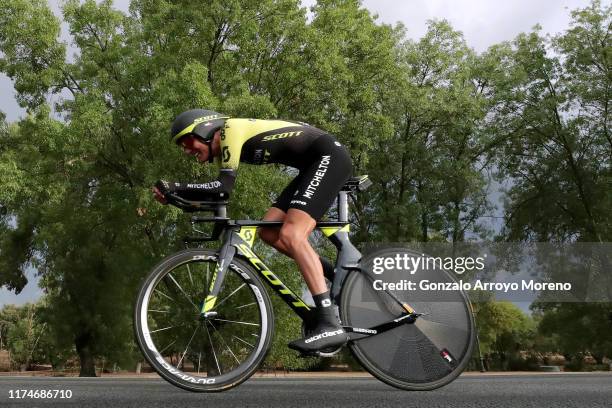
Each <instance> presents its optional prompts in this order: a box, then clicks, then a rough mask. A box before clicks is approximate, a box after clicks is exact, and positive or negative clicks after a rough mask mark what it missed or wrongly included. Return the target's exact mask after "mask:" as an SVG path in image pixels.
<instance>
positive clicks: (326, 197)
mask: <svg viewBox="0 0 612 408" xmlns="http://www.w3.org/2000/svg"><path fill="white" fill-rule="evenodd" d="M171 140H172V141H173V142H175V143H176V144H178V145H180V146H181V147H182V148H183V150H184V152H185V153H187V154H191V155H194V156H195V157H196V159H197V160H198V161H200V162H202V163H206V162H208V163H212V162H213V161H215V160H216V162H217V163H218V164H219V165H220V175H219V177H218V178H217V179H216V180H214V181H211V182H208V183H201V184H194V183H175V182H171V183H169V182H166V181H163V180H160V181H159V182H158V183H157V184H156V185H155V187H154V189H153V192H154V194H155V198H156V199H157V200H158V201H160V202H161V203H163V204H166V203H167V200H166V198H165V195H166V194H168V193H174V194H177V195H179V196H180V197H182V198H185V199H192V200H197V199H202V197H211V196H218V197H221V198H227V197H228V196H229V194H230V193H231V191H232V188H233V186H234V181H235V179H236V170H237V168H238V165H239V163H240V162H244V163H250V164H258V165H259V164H268V163H281V164H284V165H287V166H291V167H294V168H296V169H298V170H299V174H298V175H297V176H296V177H295V178H294V179H293V180H292V181H291V182H290V183H289V184H288V185H287V187H285V189H284V190H283V191H282V192H281V194H280V195H279V197H278V199H277V200H276V202H275V203H273V204H272V206H271V207H270V208H269V209H268V211H267V212H266V214H265V216H264V218H263V219H264V220H265V221H282V222H283V225H282V227H281V228H280V229H278V228H260V229H259V236H260V238H261V239H262V240H263V241H265V242H266V243H268V244H270V245H271V246H273V247H274V248H276V249H277V250H279V251H280V252H282V253H284V254H285V255H287V256H289V257H291V258H293V259H294V260H295V262H296V263H297V265H298V267H299V269H300V271H301V273H302V276H303V277H304V280H305V281H306V284H307V286H308V289H310V293H311V294H312V295H313V300H314V302H315V306H316V315H317V324H316V326H315V327H314V328H312V329H311V330H309V331H308V332H307V334H306V336H305V337H304V338H302V339H299V340H295V341H292V342H291V343H289V347H290V348H292V349H295V350H298V351H300V352H303V353H311V352H315V351H317V350H322V349H326V348H330V347H336V346H340V345H342V344H344V343H346V341H347V340H348V336H347V334H346V332H345V331H344V330H343V328H342V326H341V325H340V323H339V321H338V318H337V316H336V313H335V310H334V308H333V307H331V305H332V303H331V299H330V295H329V290H328V289H327V285H326V284H325V278H324V273H323V269H324V267H325V270H326V272H327V273H329V272H330V270H331V272H332V273H333V266H332V265H331V263H330V262H329V261H327V260H323V259H320V258H319V256H318V255H317V253H316V252H315V251H314V249H313V248H312V247H311V246H310V243H309V242H308V236H309V235H310V233H311V232H312V230H313V229H314V228H315V225H316V221H317V220H318V219H319V218H321V217H322V216H323V215H324V214H325V212H326V211H327V209H328V208H329V207H330V206H331V204H332V203H333V201H334V199H335V197H336V195H337V194H338V192H339V191H340V189H341V188H342V186H343V185H344V183H345V182H346V181H347V180H348V178H349V177H350V175H351V167H352V166H351V158H350V155H349V153H348V150H347V149H346V148H345V147H344V146H342V145H341V144H340V143H339V142H338V141H337V140H336V139H335V138H334V137H333V136H331V135H330V134H328V133H326V132H324V131H322V130H320V129H317V128H315V127H313V126H310V125H308V124H306V123H302V122H294V121H286V120H258V119H240V118H230V117H229V116H226V115H223V114H220V113H217V112H213V111H210V110H204V109H192V110H189V111H186V112H183V113H181V114H180V115H178V116H177V117H176V118H175V120H174V122H173V123H172V129H171ZM327 273H326V274H325V275H326V276H329V275H327Z"/></svg>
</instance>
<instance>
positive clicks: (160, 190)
mask: <svg viewBox="0 0 612 408" xmlns="http://www.w3.org/2000/svg"><path fill="white" fill-rule="evenodd" d="M151 191H153V196H154V198H155V199H156V200H157V201H159V202H160V203H162V204H164V205H165V204H168V200H167V199H166V195H165V193H166V192H168V183H167V182H166V181H164V180H159V181H158V182H157V183H155V186H154V187H153V188H152V189H151Z"/></svg>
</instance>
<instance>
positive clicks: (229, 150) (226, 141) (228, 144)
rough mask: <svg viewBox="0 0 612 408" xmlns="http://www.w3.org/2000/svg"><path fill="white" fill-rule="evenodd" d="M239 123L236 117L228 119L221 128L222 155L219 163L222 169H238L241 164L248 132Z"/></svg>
mask: <svg viewBox="0 0 612 408" xmlns="http://www.w3.org/2000/svg"><path fill="white" fill-rule="evenodd" d="M238 123H239V121H237V120H235V119H228V120H226V121H225V126H224V127H223V128H222V129H221V155H220V157H219V158H218V160H217V163H218V164H219V167H221V168H222V169H233V170H236V169H237V168H238V165H239V164H240V153H241V151H242V145H244V142H245V140H246V139H247V134H246V132H245V131H244V129H243V128H242V127H240V126H237V124H238Z"/></svg>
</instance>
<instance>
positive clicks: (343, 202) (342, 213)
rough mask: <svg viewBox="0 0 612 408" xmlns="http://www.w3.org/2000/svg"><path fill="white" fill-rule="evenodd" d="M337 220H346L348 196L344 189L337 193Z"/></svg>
mask: <svg viewBox="0 0 612 408" xmlns="http://www.w3.org/2000/svg"><path fill="white" fill-rule="evenodd" d="M338 221H340V222H348V196H347V192H346V191H340V192H339V193H338Z"/></svg>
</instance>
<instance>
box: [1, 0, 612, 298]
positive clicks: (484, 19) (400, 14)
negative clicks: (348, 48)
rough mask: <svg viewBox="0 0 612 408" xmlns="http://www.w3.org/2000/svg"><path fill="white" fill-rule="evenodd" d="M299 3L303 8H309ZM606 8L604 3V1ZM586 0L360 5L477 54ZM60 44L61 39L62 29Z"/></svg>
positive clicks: (561, 21) (563, 23) (412, 34)
mask: <svg viewBox="0 0 612 408" xmlns="http://www.w3.org/2000/svg"><path fill="white" fill-rule="evenodd" d="M59 3H60V1H59V0H49V4H50V5H51V7H52V9H53V11H54V12H56V13H59V6H58V4H59ZM314 3H315V1H313V0H304V1H303V2H302V4H303V5H304V6H310V5H312V4H314ZM604 3H606V1H604ZM114 4H115V7H116V8H118V9H120V10H123V11H126V12H127V10H128V6H129V0H116V1H115V3H114ZM589 4H590V1H588V0H512V1H496V0H364V1H363V6H364V7H366V8H367V9H368V10H370V11H371V12H372V13H373V14H378V16H379V18H378V21H379V22H382V23H386V24H395V23H397V22H401V23H402V24H403V25H404V26H405V27H406V30H407V36H408V37H409V38H411V39H415V40H417V39H419V38H421V37H422V36H423V35H424V34H425V31H426V28H427V21H428V20H432V19H446V20H448V21H449V22H450V24H451V26H452V27H453V28H454V29H455V30H459V31H461V32H463V34H464V36H465V39H466V41H467V43H468V45H469V46H470V47H472V48H474V49H475V50H476V51H477V52H483V51H485V50H486V49H487V48H488V47H489V46H491V45H493V44H497V43H499V42H502V41H507V40H512V39H513V38H514V37H516V35H518V34H519V33H521V32H528V31H531V29H532V27H533V26H535V25H536V24H540V25H541V26H542V32H543V33H550V34H556V33H560V32H563V31H564V30H566V29H567V28H568V27H569V22H570V10H574V9H577V8H585V7H587V6H588V5H589ZM63 36H64V40H66V39H67V36H66V29H65V27H64V29H63ZM0 110H1V111H3V112H4V113H5V114H6V116H7V120H8V121H15V120H18V119H19V118H21V117H23V115H24V111H23V109H21V108H20V107H19V106H18V105H17V103H16V102H15V94H14V90H13V87H12V83H11V81H10V79H9V78H7V77H6V76H5V75H3V74H0ZM29 278H30V281H31V282H32V283H30V284H28V286H26V288H25V289H24V291H23V292H22V294H20V295H19V296H15V295H13V294H11V293H9V292H7V291H6V290H4V289H0V307H1V306H2V305H3V304H6V303H15V304H22V303H25V302H28V301H33V300H35V299H36V298H38V296H40V294H41V291H40V289H39V288H38V287H37V285H36V279H33V276H29Z"/></svg>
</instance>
